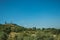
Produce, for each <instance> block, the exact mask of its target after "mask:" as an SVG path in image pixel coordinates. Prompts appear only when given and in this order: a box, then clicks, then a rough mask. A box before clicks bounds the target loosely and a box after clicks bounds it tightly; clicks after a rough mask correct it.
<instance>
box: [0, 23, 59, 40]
mask: <svg viewBox="0 0 60 40" xmlns="http://www.w3.org/2000/svg"><path fill="white" fill-rule="evenodd" d="M0 40H60V29H56V28H42V29H40V28H36V27H33V28H25V27H22V26H19V25H17V24H0Z"/></svg>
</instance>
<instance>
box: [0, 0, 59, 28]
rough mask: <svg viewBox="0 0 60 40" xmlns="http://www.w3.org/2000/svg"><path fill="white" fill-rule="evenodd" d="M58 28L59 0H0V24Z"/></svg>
mask: <svg viewBox="0 0 60 40" xmlns="http://www.w3.org/2000/svg"><path fill="white" fill-rule="evenodd" d="M5 21H6V22H8V23H10V22H12V23H16V24H18V25H21V26H24V27H37V28H49V27H54V28H60V0H0V23H4V22H5Z"/></svg>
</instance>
